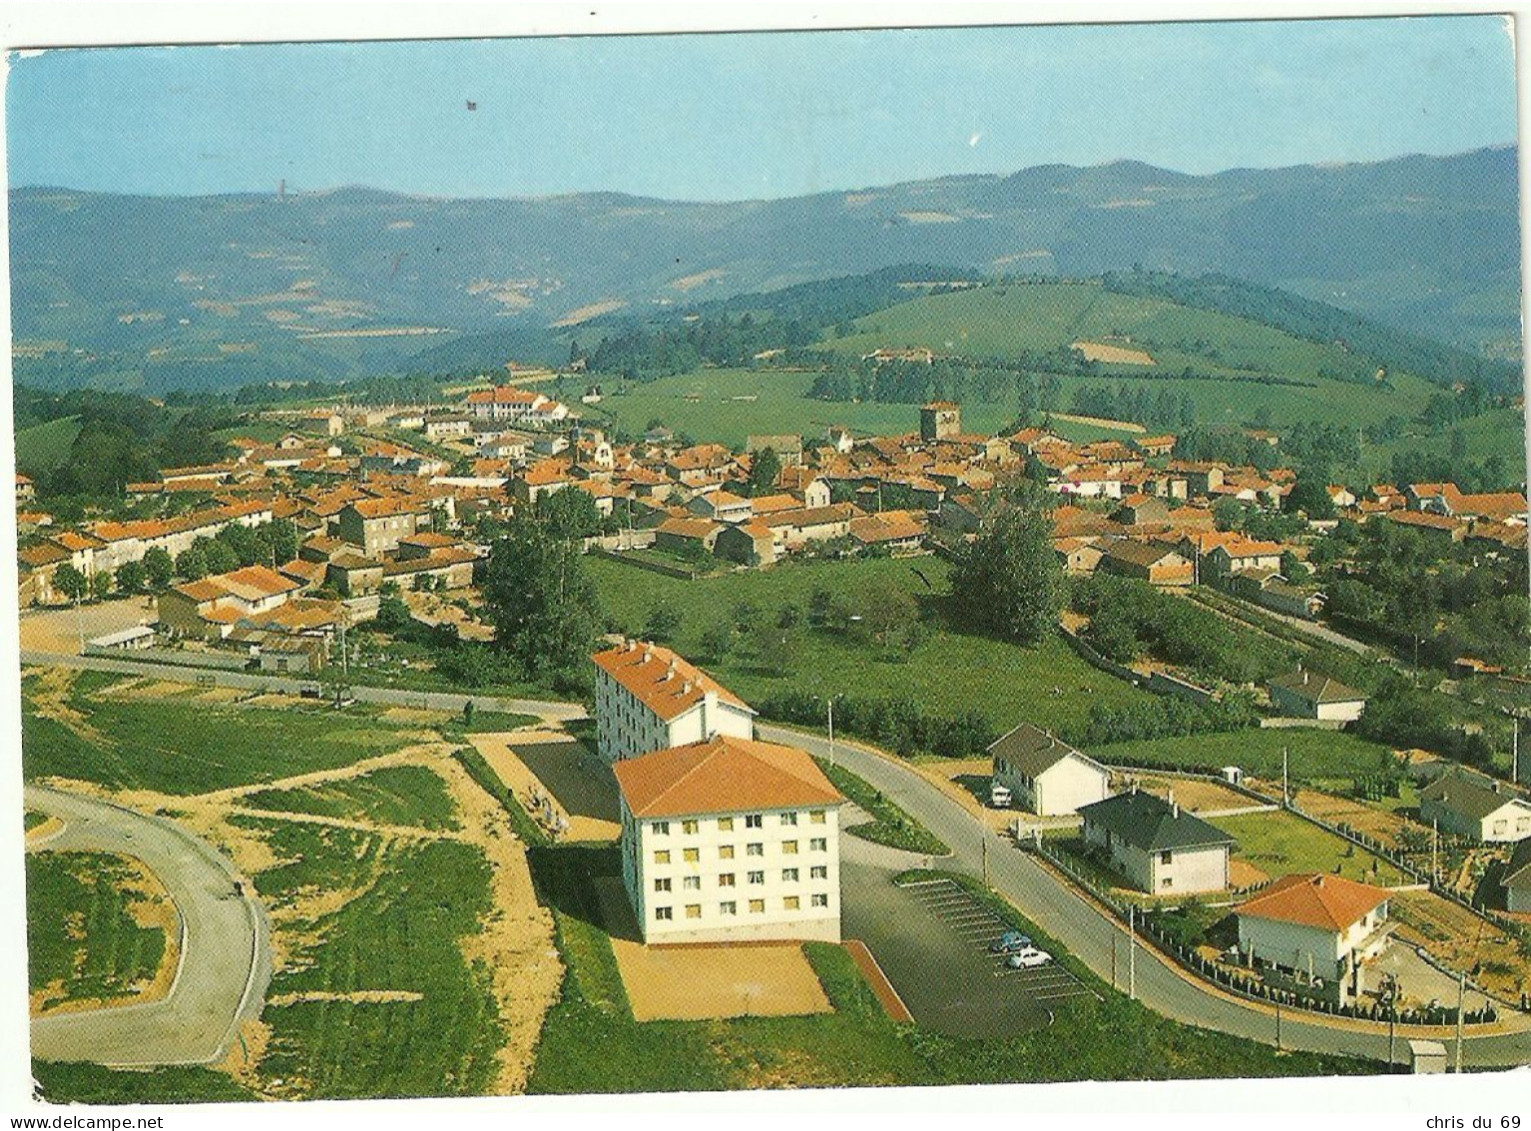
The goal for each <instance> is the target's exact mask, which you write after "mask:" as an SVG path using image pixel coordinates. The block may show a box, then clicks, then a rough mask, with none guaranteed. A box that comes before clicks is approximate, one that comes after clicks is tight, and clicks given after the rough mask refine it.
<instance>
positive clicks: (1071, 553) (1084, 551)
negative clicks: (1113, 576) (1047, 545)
mask: <svg viewBox="0 0 1531 1131" xmlns="http://www.w3.org/2000/svg"><path fill="white" fill-rule="evenodd" d="M1053 553H1054V554H1055V555H1057V558H1058V561H1059V562H1061V563H1062V564H1063V572H1064V573H1067V574H1072V575H1074V576H1080V577H1087V576H1089V575H1090V574H1092V573H1094V572H1095V570H1096V568H1097V567H1098V566H1099V565H1100V560H1101V558H1103V557H1104V556H1105V555H1104V554H1102V553H1101V551H1100V549H1099V548H1098V547H1097V546H1096V545H1095V543H1094V540H1093V539H1090V538H1054V539H1053Z"/></svg>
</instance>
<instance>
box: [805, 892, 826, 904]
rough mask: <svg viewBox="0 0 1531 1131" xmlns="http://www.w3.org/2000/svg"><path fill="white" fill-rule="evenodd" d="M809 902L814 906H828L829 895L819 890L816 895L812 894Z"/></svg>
mask: <svg viewBox="0 0 1531 1131" xmlns="http://www.w3.org/2000/svg"><path fill="white" fill-rule="evenodd" d="M809 902H810V903H811V904H812V905H813V906H814V907H828V906H829V896H827V895H825V894H824V893H823V892H820V893H819V894H818V895H816V896H814V897H813V898H812V899H811V900H810V901H809Z"/></svg>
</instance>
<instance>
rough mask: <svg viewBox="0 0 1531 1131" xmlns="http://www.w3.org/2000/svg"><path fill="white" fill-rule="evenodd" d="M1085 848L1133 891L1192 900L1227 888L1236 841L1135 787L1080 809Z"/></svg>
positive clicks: (1171, 803) (1204, 822)
mask: <svg viewBox="0 0 1531 1131" xmlns="http://www.w3.org/2000/svg"><path fill="white" fill-rule="evenodd" d="M1079 815H1080V816H1081V817H1083V818H1084V840H1085V844H1087V845H1088V846H1090V847H1091V848H1092V849H1093V850H1095V851H1096V852H1097V853H1098V854H1099V855H1100V856H1101V857H1103V858H1104V859H1105V860H1106V861H1107V862H1108V864H1109V866H1110V867H1111V868H1112V870H1113V871H1116V872H1117V873H1119V874H1120V875H1122V876H1123V877H1125V878H1126V879H1127V880H1128V882H1130V883H1131V884H1132V886H1133V887H1135V888H1137V889H1139V890H1140V891H1146V892H1151V893H1153V894H1154V895H1192V894H1195V893H1197V892H1208V891H1223V890H1224V889H1226V888H1227V887H1228V877H1229V857H1230V856H1231V855H1232V852H1233V849H1234V846H1235V843H1236V842H1235V841H1234V839H1233V837H1231V836H1229V835H1228V834H1227V833H1225V832H1223V831H1222V830H1221V829H1219V828H1218V827H1217V826H1215V825H1211V824H1208V823H1207V822H1206V821H1203V820H1202V819H1201V818H1200V817H1194V816H1192V815H1191V814H1190V813H1187V812H1186V811H1185V810H1183V809H1181V808H1180V806H1179V805H1178V804H1177V803H1176V802H1175V800H1174V795H1173V794H1171V796H1170V799H1169V800H1165V799H1164V798H1161V797H1156V796H1155V795H1154V794H1152V793H1145V792H1142V791H1140V790H1138V789H1136V788H1134V789H1133V790H1132V791H1130V792H1128V793H1118V794H1117V795H1116V796H1115V797H1108V798H1106V799H1105V800H1104V801H1097V802H1095V803H1094V804H1093V805H1085V806H1083V807H1081V808H1080V810H1079Z"/></svg>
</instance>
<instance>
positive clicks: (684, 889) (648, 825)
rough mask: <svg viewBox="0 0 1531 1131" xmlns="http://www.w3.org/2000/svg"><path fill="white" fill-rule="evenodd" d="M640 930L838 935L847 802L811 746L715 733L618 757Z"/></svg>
mask: <svg viewBox="0 0 1531 1131" xmlns="http://www.w3.org/2000/svg"><path fill="white" fill-rule="evenodd" d="M613 769H614V770H615V772H616V776H617V785H618V787H619V789H620V791H621V798H622V802H621V819H622V882H623V884H624V886H625V887H626V888H627V896H628V899H629V900H630V901H631V903H632V907H633V914H634V916H635V917H636V919H637V921H638V924H639V931H640V933H641V935H642V937H643V941H644V942H645V943H648V944H649V945H660V944H664V943H697V942H744V941H764V940H775V939H817V940H821V941H825V942H839V941H840V842H839V806H840V804H841V802H843V801H844V800H845V798H844V797H842V796H841V795H840V792H839V791H838V790H837V789H835V787H834V786H833V785H832V784H830V781H829V779H828V778H826V777H825V776H824V774H823V772H822V771H821V770H820V769H819V768H818V766H817V765H815V764H814V761H813V759H812V758H810V757H809V756H808V754H807V753H805V752H804V751H802V750H798V749H796V748H795V747H791V746H779V745H777V744H775V743H770V742H754V741H750V740H747V739H741V738H734V737H732V736H728V735H719V736H717V737H715V738H712V739H709V740H708V741H706V742H697V743H691V744H689V745H686V746H678V747H674V748H672V749H668V750H658V751H655V752H653V753H650V754H644V755H641V756H640V757H636V758H629V759H626V760H624V761H620V762H618V763H617V764H616V765H615V766H614V767H613Z"/></svg>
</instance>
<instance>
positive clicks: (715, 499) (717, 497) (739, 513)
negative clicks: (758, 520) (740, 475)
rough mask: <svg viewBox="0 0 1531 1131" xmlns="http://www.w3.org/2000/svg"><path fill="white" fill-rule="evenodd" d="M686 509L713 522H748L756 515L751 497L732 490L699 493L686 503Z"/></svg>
mask: <svg viewBox="0 0 1531 1131" xmlns="http://www.w3.org/2000/svg"><path fill="white" fill-rule="evenodd" d="M686 509H687V510H689V511H690V512H691V513H692V514H694V515H696V516H697V517H699V518H705V519H709V520H711V521H712V522H725V523H727V522H748V521H749V520H750V518H751V517H752V516H753V515H754V513H755V510H754V506H753V505H752V504H751V502H750V500H749V499H746V498H742V497H741V496H739V495H735V494H734V493H733V492H731V491H711V492H709V493H707V494H705V495H698V496H697V497H696V498H694V499H692V500H691V502H690V503H688V504H687V505H686Z"/></svg>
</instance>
